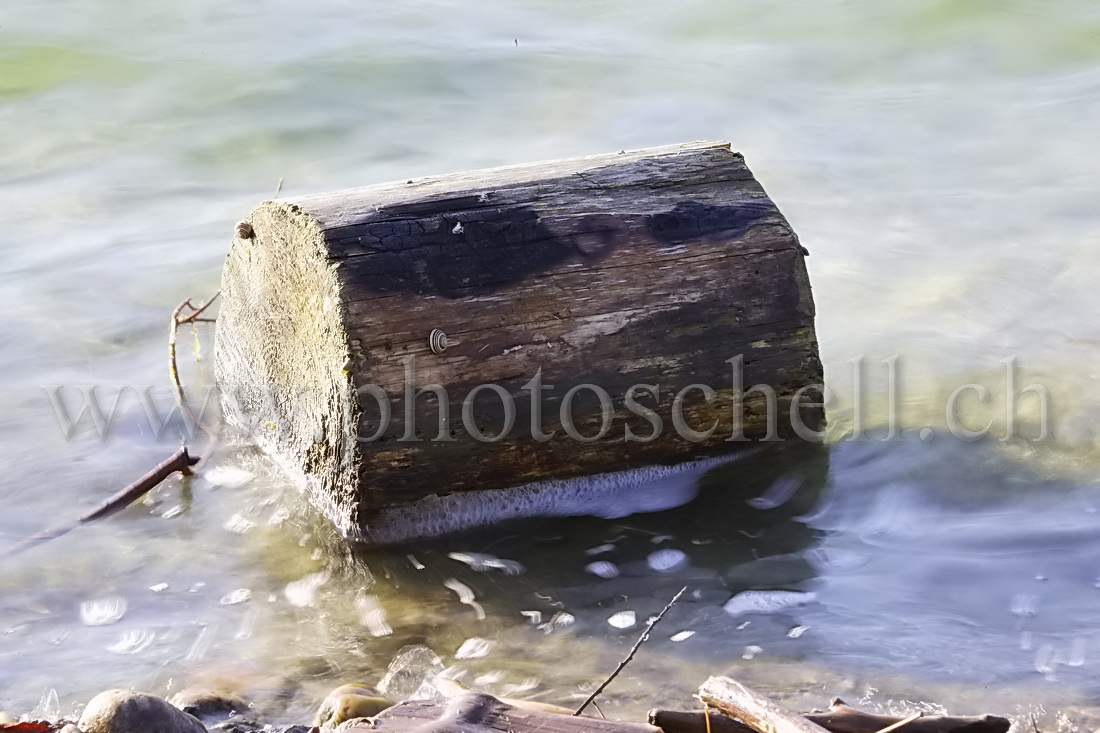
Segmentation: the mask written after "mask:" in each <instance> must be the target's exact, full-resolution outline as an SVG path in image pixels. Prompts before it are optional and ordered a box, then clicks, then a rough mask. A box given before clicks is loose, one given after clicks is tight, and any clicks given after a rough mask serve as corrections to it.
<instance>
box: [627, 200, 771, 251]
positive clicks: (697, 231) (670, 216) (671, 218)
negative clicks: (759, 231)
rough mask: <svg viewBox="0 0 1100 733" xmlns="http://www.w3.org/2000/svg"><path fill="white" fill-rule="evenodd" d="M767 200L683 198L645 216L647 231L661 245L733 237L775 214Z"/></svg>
mask: <svg viewBox="0 0 1100 733" xmlns="http://www.w3.org/2000/svg"><path fill="white" fill-rule="evenodd" d="M776 213H777V211H776V209H775V206H773V205H771V204H770V202H769V203H767V204H765V203H744V204H740V205H738V206H715V205H713V204H704V203H700V202H698V201H685V202H683V203H680V204H677V205H676V206H675V208H673V209H672V210H671V211H665V212H662V213H660V214H653V215H652V216H648V217H646V223H647V225H648V228H649V233H650V235H651V236H652V237H653V239H654V240H656V241H657V242H661V243H662V244H681V243H683V242H692V241H695V240H697V239H703V238H715V237H726V238H729V237H736V236H738V235H741V234H744V233H745V232H747V231H748V230H749V229H751V228H752V227H754V226H756V225H757V223H759V222H760V220H761V219H764V218H766V217H768V216H774V215H775V214H776Z"/></svg>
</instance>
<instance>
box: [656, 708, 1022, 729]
mask: <svg viewBox="0 0 1100 733" xmlns="http://www.w3.org/2000/svg"><path fill="white" fill-rule="evenodd" d="M708 704H709V703H708ZM804 717H805V718H806V719H807V720H809V721H810V722H813V723H816V724H817V725H819V726H821V727H822V728H824V729H825V730H827V731H830V732H831V733H877V732H878V731H880V730H882V729H883V728H888V727H889V726H891V725H894V724H895V723H898V722H900V721H901V720H903V718H896V717H893V716H891V715H875V714H873V713H865V712H863V711H862V710H856V709H854V708H850V707H848V706H847V705H844V704H843V703H839V704H834V705H832V706H831V707H830V708H829V710H828V711H826V712H823V713H807V714H805V716H804ZM649 722H650V723H652V724H653V725H655V726H657V727H658V728H660V729H661V730H663V731H664V732H665V733H707V730H708V729H707V723H706V719H705V718H704V717H703V713H702V711H679V710H651V711H649ZM1010 725H1011V722H1010V721H1009V720H1008V719H1007V718H1001V717H998V716H995V715H974V716H957V715H926V716H923V717H921V718H917V719H916V720H913V721H910V722H908V723H906V724H905V726H904V727H903V728H902V729H899V731H898V733H903V732H904V733H1007V731H1008V729H1009V727H1010ZM751 731H752V728H750V727H749V726H747V725H745V724H744V723H742V722H741V721H739V720H734V719H733V718H730V717H727V716H725V715H723V714H721V713H717V712H714V711H711V713H710V733H751Z"/></svg>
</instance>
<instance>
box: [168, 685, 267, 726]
mask: <svg viewBox="0 0 1100 733" xmlns="http://www.w3.org/2000/svg"><path fill="white" fill-rule="evenodd" d="M168 702H170V703H172V704H173V705H175V706H176V707H177V708H179V709H180V710H182V711H183V712H185V713H187V714H188V715H193V716H195V717H196V718H198V719H200V720H203V719H208V718H228V717H229V716H231V715H235V714H237V713H247V712H248V711H249V709H250V706H249V704H248V703H247V702H246V701H245V700H244V699H243V698H242V697H240V696H239V695H234V694H233V693H232V692H226V691H224V690H215V689H210V688H207V687H188V688H187V689H185V690H181V691H180V692H177V693H176V694H175V695H173V696H172V697H170V698H168Z"/></svg>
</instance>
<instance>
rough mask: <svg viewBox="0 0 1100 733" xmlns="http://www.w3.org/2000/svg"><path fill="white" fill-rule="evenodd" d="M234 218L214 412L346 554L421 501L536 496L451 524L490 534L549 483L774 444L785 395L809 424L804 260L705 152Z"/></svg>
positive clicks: (768, 209) (744, 173) (403, 187)
mask: <svg viewBox="0 0 1100 733" xmlns="http://www.w3.org/2000/svg"><path fill="white" fill-rule="evenodd" d="M245 223H246V224H247V226H238V234H239V236H238V237H237V238H236V239H235V240H234V243H233V247H232V250H231V252H230V255H229V257H228V259H227V261H226V265H225V270H224V275H223V299H224V300H223V304H222V308H221V312H220V314H219V317H218V325H217V349H216V370H217V374H218V380H219V385H220V388H221V391H222V399H223V405H224V407H225V410H226V415H227V417H228V419H229V420H230V422H232V423H235V424H236V425H238V426H239V427H242V428H244V429H245V430H247V431H248V432H250V433H251V434H252V435H253V436H254V437H255V439H256V441H257V442H258V444H259V445H260V446H261V447H262V448H263V449H264V450H265V451H267V452H268V453H270V454H271V455H272V456H274V457H275V459H276V460H277V461H278V462H279V463H280V464H281V465H282V467H283V468H284V469H285V470H286V471H287V472H288V473H290V474H291V475H292V476H293V477H294V478H296V479H297V480H298V481H299V482H300V483H301V484H303V485H304V486H305V487H306V488H307V490H308V492H309V494H310V495H311V497H312V499H313V501H314V502H315V503H316V504H317V505H318V506H319V507H320V508H321V509H322V510H323V511H324V513H325V514H327V515H328V516H329V517H330V518H331V519H332V520H333V521H334V522H335V523H336V525H337V527H338V528H339V529H340V530H341V531H342V532H343V533H344V534H346V535H348V536H349V537H353V538H357V539H364V540H373V541H384V540H387V539H400V535H401V533H402V531H400V530H393V529H392V523H393V521H394V517H395V516H404V517H415V516H417V512H418V511H421V509H420V508H421V507H424V506H427V505H429V504H431V502H436V504H435V505H434V506H435V507H436V509H435V518H434V519H432V520H430V521H428V520H425V521H421V522H420V524H419V525H416V526H413V525H415V524H416V523H415V522H413V524H412V525H410V526H409V527H408V528H406V530H405V531H404V532H405V534H429V533H432V532H437V531H442V530H445V529H447V528H448V527H450V526H453V524H454V521H456V520H455V516H454V513H453V512H451V511H450V509H447V510H445V511H444V510H441V509H440V508H439V507H440V506H443V504H440V503H439V500H438V499H437V498H433V497H447V498H450V497H454V496H460V495H461V496H465V495H467V494H470V495H475V494H479V493H481V492H485V491H490V490H506V489H512V488H514V487H517V486H522V485H530V484H532V483H533V482H534V483H536V484H537V486H539V488H538V489H536V490H532V491H529V492H528V493H527V494H525V495H523V496H522V497H519V498H517V497H516V496H514V495H513V496H511V498H509V499H508V502H511V503H510V504H508V506H507V507H505V504H504V503H502V502H503V500H501V501H497V500H495V499H494V501H495V502H496V503H495V504H494V505H493V506H492V508H490V509H487V508H485V506H482V507H481V509H478V510H477V511H480V512H481V513H480V514H477V516H476V517H474V519H473V520H471V521H491V520H492V519H493V518H494V517H497V516H501V515H502V514H507V513H508V512H511V513H512V514H523V513H525V512H533V513H537V512H539V511H545V510H546V506H547V497H548V496H550V495H551V494H554V493H555V492H559V491H561V490H562V487H561V486H560V485H558V484H546V483H545V482H548V481H554V480H567V479H575V478H577V477H582V476H586V475H589V474H593V473H604V472H613V471H623V470H627V469H633V468H636V467H639V466H647V465H656V464H673V463H677V462H681V461H685V460H687V459H690V458H696V457H699V456H701V455H705V454H716V453H727V452H730V451H734V450H736V449H739V448H743V447H745V446H746V444H747V443H746V442H745V441H743V440H740V438H741V437H742V436H743V437H744V438H745V439H746V440H747V441H754V440H759V439H762V438H764V437H766V436H770V437H772V438H777V439H786V438H788V437H791V436H792V435H794V430H793V427H792V421H791V411H790V409H789V408H790V405H791V402H792V401H793V400H794V399H795V398H796V394H798V396H799V398H800V399H801V400H802V402H801V406H800V407H798V408H796V410H795V412H796V414H798V415H799V416H800V417H801V420H802V421H803V422H804V423H805V425H806V427H807V428H809V429H819V428H820V427H821V425H822V423H823V412H822V409H821V407H820V405H817V404H813V403H816V402H820V383H821V381H822V374H821V364H820V361H819V360H818V355H817V341H816V336H815V333H814V322H813V318H814V306H813V299H812V296H811V293H810V285H809V280H808V278H807V274H806V267H805V263H804V250H803V249H802V247H801V245H800V244H799V242H798V238H797V237H796V236H795V234H794V232H793V231H792V230H791V228H790V226H789V225H788V224H787V222H786V220H785V219H784V218H783V216H782V214H780V212H779V210H778V209H777V208H776V206H775V204H773V203H772V201H771V200H770V199H769V198H768V196H767V194H765V192H764V190H763V189H762V188H761V187H760V185H759V184H758V183H757V182H756V181H755V180H754V178H753V176H752V173H751V172H750V171H749V170H748V168H747V167H746V166H745V162H744V159H743V158H742V156H741V155H739V154H737V153H734V152H731V151H730V149H729V146H728V145H727V144H724V143H692V144H687V145H677V146H670V147H665V148H653V149H649V150H642V151H637V152H630V153H621V154H617V155H605V156H594V157H590V158H581V159H574V160H564V161H553V162H548V163H540V164H534V165H528V166H516V167H511V168H502V169H496V170H489V171H475V172H470V173H462V174H457V175H451V176H444V177H438V178H417V179H412V180H408V181H400V182H396V183H390V184H381V185H375V186H368V187H365V188H358V189H352V190H349V191H340V192H337V193H330V194H320V195H313V196H303V197H299V198H290V199H280V200H278V201H268V202H265V203H262V204H260V205H259V206H258V207H256V209H254V210H253V212H252V213H251V215H250V216H249V218H248V221H247V222H245ZM738 364H740V365H741V366H742V368H741V371H740V376H741V380H742V381H740V382H738V381H737V380H736V379H735V371H736V369H735V367H736V365H738ZM538 378H541V384H542V385H543V388H542V389H539V387H538V382H537V379H538ZM758 384H759V385H764V387H762V388H760V389H756V390H751V389H749V388H751V387H753V386H754V385H758ZM481 385H492V386H491V387H482V388H480V389H478V388H479V387H480V386H481ZM581 385H594V386H595V387H598V388H599V389H598V390H596V389H593V388H592V387H584V386H581ZM634 385H651V386H652V387H651V388H650V389H648V390H647V389H636V390H634V391H633V392H631V397H632V401H628V400H627V394H628V391H630V388H631V387H632V386H634ZM700 385H704V386H705V388H704V387H703V386H700ZM574 388H576V391H575V392H573V393H571V394H570V390H572V389H574ZM802 388H806V389H805V390H803V392H802V393H801V394H799V390H801V389H802ZM709 390H713V392H711V391H709ZM769 390H772V391H774V393H775V395H776V397H777V399H776V400H775V403H774V404H770V401H769V397H768V396H767V392H768V391H769ZM600 391H603V392H604V393H606V395H607V398H606V404H602V403H601V401H600V397H601V395H600ZM654 392H657V394H656V395H654ZM471 395H472V396H471ZM567 395H570V396H569V397H567ZM632 402H633V403H636V405H635V406H633V407H632ZM464 405H465V410H464ZM536 407H537V410H536ZM647 408H648V409H652V410H653V411H654V412H655V415H656V416H657V417H659V418H660V421H661V425H662V428H663V430H661V431H656V430H655V429H654V422H655V420H653V419H650V417H649V413H648V412H645V409H647ZM387 411H388V416H389V418H390V419H389V421H388V422H386V421H385V420H384V418H385V417H386V416H387ZM538 412H541V416H540V415H539V414H538ZM678 412H679V413H682V417H683V419H682V420H681V421H679V422H677V421H676V420H675V419H674V418H675V417H676V414H677V413H678ZM563 415H566V416H568V417H567V418H563ZM770 423H773V424H774V427H772V425H771V424H770ZM509 425H510V426H511V429H510V430H505V428H507V427H508V426H509ZM605 425H606V426H607V430H606V431H604V430H603V429H602V428H603V427H604V426H605ZM712 425H714V426H716V427H715V429H714V431H713V432H708V431H709V429H710V427H711V426H712ZM628 428H629V430H630V432H631V434H632V435H633V436H635V437H636V438H641V439H642V440H626V437H627V429H628ZM497 434H501V436H500V439H499V440H486V438H493V437H495V436H496V435H497ZM651 435H656V437H655V439H653V440H649V439H648V438H649V436H651ZM548 436H551V437H548ZM731 438H735V439H734V440H731ZM536 494H537V495H538V496H537V497H536V496H535V495H536ZM540 502H541V503H540ZM411 504H416V506H414V507H412V508H411V509H410V510H409V511H405V510H404V509H402V508H403V507H408V505H411ZM446 506H448V507H449V506H451V505H449V504H448V505H446ZM540 506H541V507H542V509H541V510H540V509H539V507H540ZM397 509H400V511H397V512H394V511H391V510H397ZM555 511H556V512H557V513H567V511H566V510H564V509H562V508H561V507H559V508H558V509H556V510H555ZM475 513H476V512H475ZM421 514H422V515H423V514H424V513H423V512H421ZM468 519H469V518H468ZM388 524H389V525H390V526H387V525H388Z"/></svg>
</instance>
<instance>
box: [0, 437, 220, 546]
mask: <svg viewBox="0 0 1100 733" xmlns="http://www.w3.org/2000/svg"><path fill="white" fill-rule="evenodd" d="M198 462H199V459H198V458H195V457H192V456H191V455H189V454H188V453H187V448H180V449H179V450H178V451H176V452H175V453H173V454H172V456H171V457H170V458H168V459H167V460H164V461H161V462H160V463H158V464H157V465H156V466H155V467H154V468H153V469H152V470H151V471H149V472H148V473H146V474H145V475H144V476H142V477H141V478H139V479H138V480H137V481H135V482H134V483H132V484H130V485H129V486H127V487H126V488H125V489H123V490H122V491H119V492H118V493H116V494H115V495H114V496H112V497H111V498H109V499H107V500H106V501H104V502H103V503H101V504H100V505H99V506H97V507H96V508H95V509H92V510H91V511H89V512H86V513H84V514H82V515H81V516H80V517H78V518H77V519H75V520H73V521H71V522H69V523H68V524H62V525H58V526H56V527H52V528H50V529H46V530H43V531H42V532H38V533H37V534H34V535H31V536H30V537H28V538H27V539H25V540H23V541H22V542H20V543H18V544H16V545H13V546H11V547H9V548H8V549H7V550H5V551H4V552H3V553H0V557H8V556H10V555H14V554H16V553H17V552H22V551H23V550H26V549H29V548H31V547H34V546H35V545H37V544H39V543H41V542H45V541H46V540H52V539H54V538H55V537H60V536H61V535H63V534H65V533H67V532H69V531H70V530H72V529H75V528H77V527H79V526H80V525H82V524H87V523H88V522H92V521H95V520H96V519H102V518H103V517H107V516H110V515H112V514H114V513H115V512H118V511H121V510H122V509H124V508H126V507H127V506H129V505H130V504H132V503H134V502H135V501H136V500H137V499H139V498H141V497H142V496H144V495H145V494H147V493H149V491H151V490H152V489H153V488H154V487H156V486H157V485H158V484H159V483H160V482H161V481H163V480H164V479H166V478H168V477H169V476H171V475H172V474H173V473H176V472H177V471H178V472H179V473H181V474H183V475H184V476H188V475H190V474H191V466H194V465H195V464H196V463H198Z"/></svg>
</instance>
